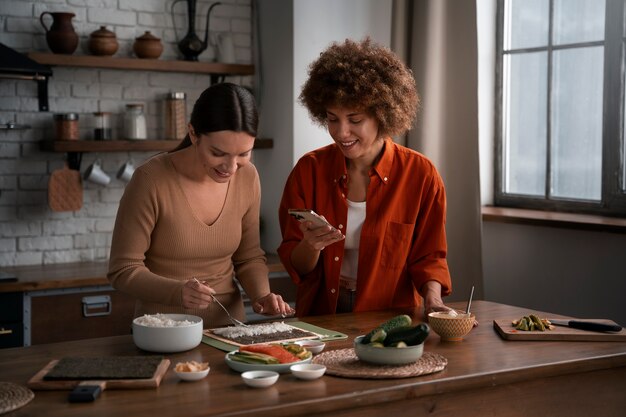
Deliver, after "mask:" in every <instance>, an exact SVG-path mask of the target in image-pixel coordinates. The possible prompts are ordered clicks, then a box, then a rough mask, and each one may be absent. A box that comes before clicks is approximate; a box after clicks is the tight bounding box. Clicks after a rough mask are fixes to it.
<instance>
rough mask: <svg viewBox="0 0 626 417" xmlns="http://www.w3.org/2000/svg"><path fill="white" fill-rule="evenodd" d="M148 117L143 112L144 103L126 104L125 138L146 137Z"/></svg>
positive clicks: (137, 138) (136, 138)
mask: <svg viewBox="0 0 626 417" xmlns="http://www.w3.org/2000/svg"><path fill="white" fill-rule="evenodd" d="M146 138H147V127H146V117H145V116H144V114H143V104H141V103H131V104H127V105H126V111H125V112H124V139H133V140H139V139H146Z"/></svg>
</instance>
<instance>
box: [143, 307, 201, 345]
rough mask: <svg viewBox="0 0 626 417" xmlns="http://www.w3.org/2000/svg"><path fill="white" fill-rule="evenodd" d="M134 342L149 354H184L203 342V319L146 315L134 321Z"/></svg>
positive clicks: (171, 315) (183, 316)
mask: <svg viewBox="0 0 626 417" xmlns="http://www.w3.org/2000/svg"><path fill="white" fill-rule="evenodd" d="M133 341H134V342H135V345H137V347H138V348H139V349H143V350H146V351H148V352H156V353H174V352H184V351H186V350H190V349H193V348H195V347H196V346H198V345H199V344H200V342H202V318H201V317H198V316H192V315H189V314H159V313H157V314H145V315H143V316H141V317H137V318H135V319H134V320H133Z"/></svg>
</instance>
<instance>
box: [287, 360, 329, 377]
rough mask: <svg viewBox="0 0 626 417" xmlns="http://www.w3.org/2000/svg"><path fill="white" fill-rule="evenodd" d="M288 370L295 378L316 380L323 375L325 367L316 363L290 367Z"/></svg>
mask: <svg viewBox="0 0 626 417" xmlns="http://www.w3.org/2000/svg"><path fill="white" fill-rule="evenodd" d="M289 369H290V370H291V373H292V374H294V376H295V377H296V378H299V379H306V380H311V379H317V378H319V377H321V376H322V375H324V373H325V372H326V367H325V366H324V365H319V364H316V363H305V364H301V365H292V366H291V368H289Z"/></svg>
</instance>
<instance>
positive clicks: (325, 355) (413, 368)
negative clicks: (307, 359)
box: [313, 348, 448, 379]
mask: <svg viewBox="0 0 626 417" xmlns="http://www.w3.org/2000/svg"><path fill="white" fill-rule="evenodd" d="M313 363H319V364H321V365H326V374H328V375H334V376H341V377H347V378H366V379H393V378H409V377H412V376H419V375H427V374H432V373H434V372H439V371H442V370H443V369H444V368H445V367H446V365H448V360H447V359H446V358H444V357H443V356H441V355H439V354H438V353H432V352H424V354H423V355H422V356H421V357H420V358H419V359H418V360H417V361H416V362H413V363H409V364H406V365H374V364H369V363H366V362H362V361H360V360H359V358H358V357H357V356H356V353H354V349H353V348H348V349H337V350H329V351H327V352H322V353H320V354H319V355H317V356H315V357H314V358H313Z"/></svg>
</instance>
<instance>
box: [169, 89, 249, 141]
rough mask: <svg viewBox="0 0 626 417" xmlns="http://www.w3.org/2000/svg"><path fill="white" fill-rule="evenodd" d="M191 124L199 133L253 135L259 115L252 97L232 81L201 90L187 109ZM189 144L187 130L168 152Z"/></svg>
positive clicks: (189, 139) (197, 133)
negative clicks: (223, 131) (189, 111)
mask: <svg viewBox="0 0 626 417" xmlns="http://www.w3.org/2000/svg"><path fill="white" fill-rule="evenodd" d="M190 123H191V125H192V126H193V129H194V131H195V132H196V135H198V136H200V135H203V134H206V133H210V132H218V131H220V130H232V131H235V132H246V133H247V134H249V135H250V136H253V137H256V136H257V128H258V125H259V115H258V112H257V108H256V103H255V101H254V96H253V95H252V93H250V91H248V90H247V89H246V88H244V87H242V86H240V85H237V84H232V83H219V84H213V85H212V86H211V87H209V88H207V89H206V90H204V91H203V92H202V94H201V95H200V97H199V98H198V100H197V101H196V103H195V104H194V106H193V110H192V112H191V120H190ZM188 146H191V138H190V137H189V133H187V136H185V138H184V139H183V140H182V142H181V143H180V144H179V145H178V146H177V147H176V148H174V149H173V150H171V151H170V152H175V151H178V150H180V149H183V148H186V147H188Z"/></svg>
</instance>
